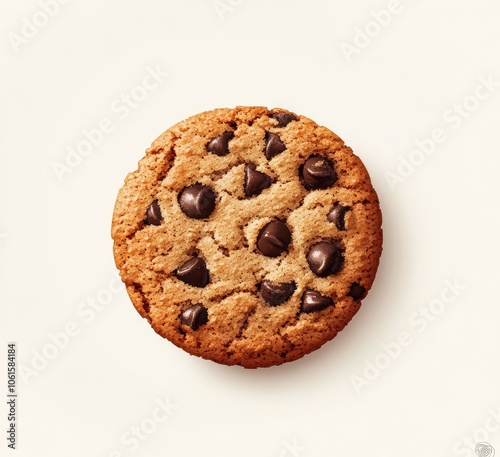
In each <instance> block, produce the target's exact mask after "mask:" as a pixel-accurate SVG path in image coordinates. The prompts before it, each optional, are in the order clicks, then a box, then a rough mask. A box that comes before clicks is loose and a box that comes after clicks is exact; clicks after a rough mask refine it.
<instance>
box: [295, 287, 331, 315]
mask: <svg viewBox="0 0 500 457" xmlns="http://www.w3.org/2000/svg"><path fill="white" fill-rule="evenodd" d="M334 304H335V303H334V302H333V300H332V299H331V298H330V297H325V296H324V295H321V294H320V293H319V292H317V291H316V290H312V289H307V290H305V291H304V294H303V295H302V304H301V307H300V310H301V311H302V312H303V313H312V312H314V311H321V310H322V309H325V308H328V307H329V306H333V305H334Z"/></svg>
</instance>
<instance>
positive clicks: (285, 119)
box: [269, 111, 297, 127]
mask: <svg viewBox="0 0 500 457" xmlns="http://www.w3.org/2000/svg"><path fill="white" fill-rule="evenodd" d="M269 117H272V118H273V119H276V120H277V121H278V127H286V126H287V125H288V124H289V123H290V122H292V121H296V120H297V117H296V116H294V115H293V114H290V113H285V112H283V111H278V112H277V113H272V114H271V115H270V116H269Z"/></svg>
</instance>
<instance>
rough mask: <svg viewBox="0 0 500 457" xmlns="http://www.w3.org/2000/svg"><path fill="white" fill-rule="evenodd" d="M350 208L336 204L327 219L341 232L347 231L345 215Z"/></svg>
mask: <svg viewBox="0 0 500 457" xmlns="http://www.w3.org/2000/svg"><path fill="white" fill-rule="evenodd" d="M349 209H350V208H349V207H348V206H342V205H341V204H340V203H336V204H335V206H334V207H333V209H332V210H331V211H330V212H329V213H328V215H327V216H326V218H327V219H328V220H329V221H330V222H333V223H334V224H335V226H336V227H337V228H338V229H339V230H345V214H346V213H347V211H348V210H349Z"/></svg>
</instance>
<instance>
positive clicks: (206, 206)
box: [179, 184, 215, 219]
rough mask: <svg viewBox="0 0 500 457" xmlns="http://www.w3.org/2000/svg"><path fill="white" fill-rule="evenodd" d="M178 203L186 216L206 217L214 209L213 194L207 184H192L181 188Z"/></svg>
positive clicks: (194, 217)
mask: <svg viewBox="0 0 500 457" xmlns="http://www.w3.org/2000/svg"><path fill="white" fill-rule="evenodd" d="M179 205H180V206H181V210H182V211H183V213H184V214H185V215H186V216H188V217H191V218H193V219H206V218H207V217H208V216H210V214H212V212H213V210H214V209H215V194H214V192H213V190H212V189H211V188H210V187H208V186H203V185H201V184H194V185H192V186H189V187H186V188H184V189H183V190H182V192H181V193H180V195H179Z"/></svg>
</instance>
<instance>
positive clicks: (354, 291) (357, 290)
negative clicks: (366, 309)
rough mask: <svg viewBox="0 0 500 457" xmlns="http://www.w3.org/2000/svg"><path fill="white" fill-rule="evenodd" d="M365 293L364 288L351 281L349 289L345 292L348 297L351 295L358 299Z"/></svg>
mask: <svg viewBox="0 0 500 457" xmlns="http://www.w3.org/2000/svg"><path fill="white" fill-rule="evenodd" d="M365 293H366V289H365V288H364V287H363V286H362V285H360V284H358V283H357V282H353V283H352V284H351V288H350V290H349V293H348V294H347V295H348V296H349V297H352V298H353V299H354V300H356V301H358V300H361V299H362V298H363V297H364V296H365Z"/></svg>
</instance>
